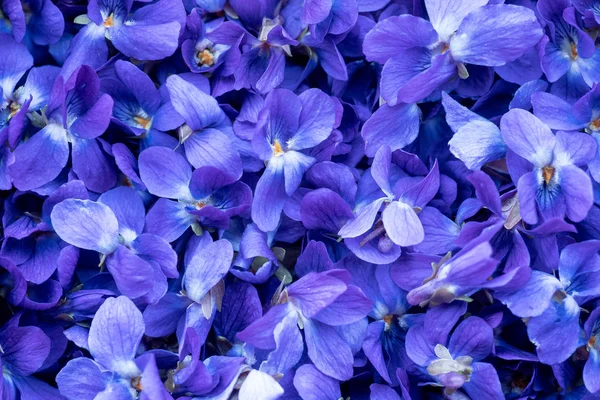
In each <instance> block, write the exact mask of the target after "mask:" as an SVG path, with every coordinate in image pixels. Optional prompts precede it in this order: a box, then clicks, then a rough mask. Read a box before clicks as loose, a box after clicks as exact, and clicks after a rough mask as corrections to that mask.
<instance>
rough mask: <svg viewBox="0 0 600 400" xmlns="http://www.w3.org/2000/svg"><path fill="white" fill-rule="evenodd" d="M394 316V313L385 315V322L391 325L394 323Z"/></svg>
mask: <svg viewBox="0 0 600 400" xmlns="http://www.w3.org/2000/svg"><path fill="white" fill-rule="evenodd" d="M393 318H394V316H393V315H390V314H387V315H384V316H383V322H385V323H386V325H387V326H390V325H391V324H392V319H393Z"/></svg>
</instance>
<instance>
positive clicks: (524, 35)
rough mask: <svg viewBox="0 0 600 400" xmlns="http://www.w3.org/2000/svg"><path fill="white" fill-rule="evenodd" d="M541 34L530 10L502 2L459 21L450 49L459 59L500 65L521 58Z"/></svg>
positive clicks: (459, 60)
mask: <svg viewBox="0 0 600 400" xmlns="http://www.w3.org/2000/svg"><path fill="white" fill-rule="evenodd" d="M440 2H442V1H440ZM434 25H435V24H434ZM542 35H543V31H542V29H541V27H540V25H539V23H538V21H537V18H536V16H535V13H534V12H533V11H532V10H529V9H528V8H525V7H520V6H513V5H504V4H503V5H495V6H485V7H481V8H478V9H477V10H474V11H473V12H471V13H470V14H469V15H468V16H467V17H466V18H465V19H464V20H463V21H462V23H461V24H460V27H459V28H458V31H457V32H456V36H454V37H452V39H450V51H451V52H452V56H453V57H454V59H455V60H456V61H458V62H464V63H467V64H476V65H486V66H489V67H494V66H500V65H504V64H505V63H506V62H508V61H514V60H516V59H517V58H519V57H521V56H522V55H523V54H524V53H525V51H527V50H529V49H530V48H531V47H533V46H535V45H536V44H537V42H539V40H540V39H541V38H542Z"/></svg>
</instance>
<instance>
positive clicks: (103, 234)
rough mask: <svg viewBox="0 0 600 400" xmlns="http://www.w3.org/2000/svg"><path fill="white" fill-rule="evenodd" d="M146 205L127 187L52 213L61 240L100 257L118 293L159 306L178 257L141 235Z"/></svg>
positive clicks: (69, 202)
mask: <svg viewBox="0 0 600 400" xmlns="http://www.w3.org/2000/svg"><path fill="white" fill-rule="evenodd" d="M144 214H145V210H144V205H143V203H142V200H141V199H140V197H139V196H138V195H137V193H136V192H135V191H134V190H133V189H131V188H128V187H118V188H115V189H112V190H110V191H108V192H106V193H104V194H102V195H101V196H100V197H99V198H98V202H93V201H91V200H75V199H67V200H64V201H62V202H61V203H59V204H57V205H56V206H55V207H54V209H53V210H52V214H51V220H52V225H53V227H54V229H55V231H56V233H57V234H58V236H60V238H61V239H62V240H64V241H65V242H67V243H69V244H71V245H73V246H76V247H79V248H81V249H87V250H93V251H97V252H98V253H100V254H101V255H102V258H101V261H100V265H102V264H103V263H104V262H106V267H107V269H108V271H109V272H110V273H111V275H112V277H113V279H114V280H115V283H116V285H117V287H118V289H119V291H120V292H121V293H122V294H124V295H126V296H128V297H130V298H132V299H136V298H140V297H142V296H144V300H145V301H146V302H148V303H155V302H157V301H158V300H159V299H160V298H161V297H162V296H163V295H164V294H165V292H166V291H167V282H166V278H167V277H170V278H175V277H177V276H178V273H177V257H176V254H175V252H174V251H173V249H172V248H171V246H170V245H169V244H168V243H167V241H166V240H164V239H163V238H162V237H160V236H156V235H153V234H150V233H142V232H143V229H144Z"/></svg>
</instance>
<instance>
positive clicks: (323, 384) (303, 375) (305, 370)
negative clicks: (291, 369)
mask: <svg viewBox="0 0 600 400" xmlns="http://www.w3.org/2000/svg"><path fill="white" fill-rule="evenodd" d="M294 387H295V388H296V390H297V391H298V393H299V394H300V396H302V399H304V400H323V399H339V398H340V397H342V395H341V391H340V384H339V382H337V381H336V380H335V379H333V378H330V377H328V376H326V375H324V374H323V373H321V372H320V371H319V370H318V369H317V368H315V366H314V365H312V364H305V365H303V366H301V367H300V368H298V370H297V371H296V374H295V375H294Z"/></svg>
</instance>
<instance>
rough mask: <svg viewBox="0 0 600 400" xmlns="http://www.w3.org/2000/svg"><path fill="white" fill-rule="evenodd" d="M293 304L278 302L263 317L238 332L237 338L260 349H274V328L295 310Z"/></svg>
mask: <svg viewBox="0 0 600 400" xmlns="http://www.w3.org/2000/svg"><path fill="white" fill-rule="evenodd" d="M290 306H291V304H278V305H275V306H273V307H271V308H270V309H269V311H267V312H266V313H265V315H263V316H262V317H261V318H259V319H257V320H255V321H254V322H253V323H252V324H250V325H249V326H248V327H246V329H244V330H242V331H241V332H239V333H238V334H237V338H238V339H240V340H242V341H244V342H246V343H250V344H252V345H253V346H256V347H258V348H259V349H274V348H275V347H276V346H277V344H276V342H275V337H274V330H275V327H276V326H277V324H279V323H280V322H281V321H282V320H283V319H284V318H285V316H286V315H288V314H289V313H290V312H292V311H293V308H292V307H290Z"/></svg>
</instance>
